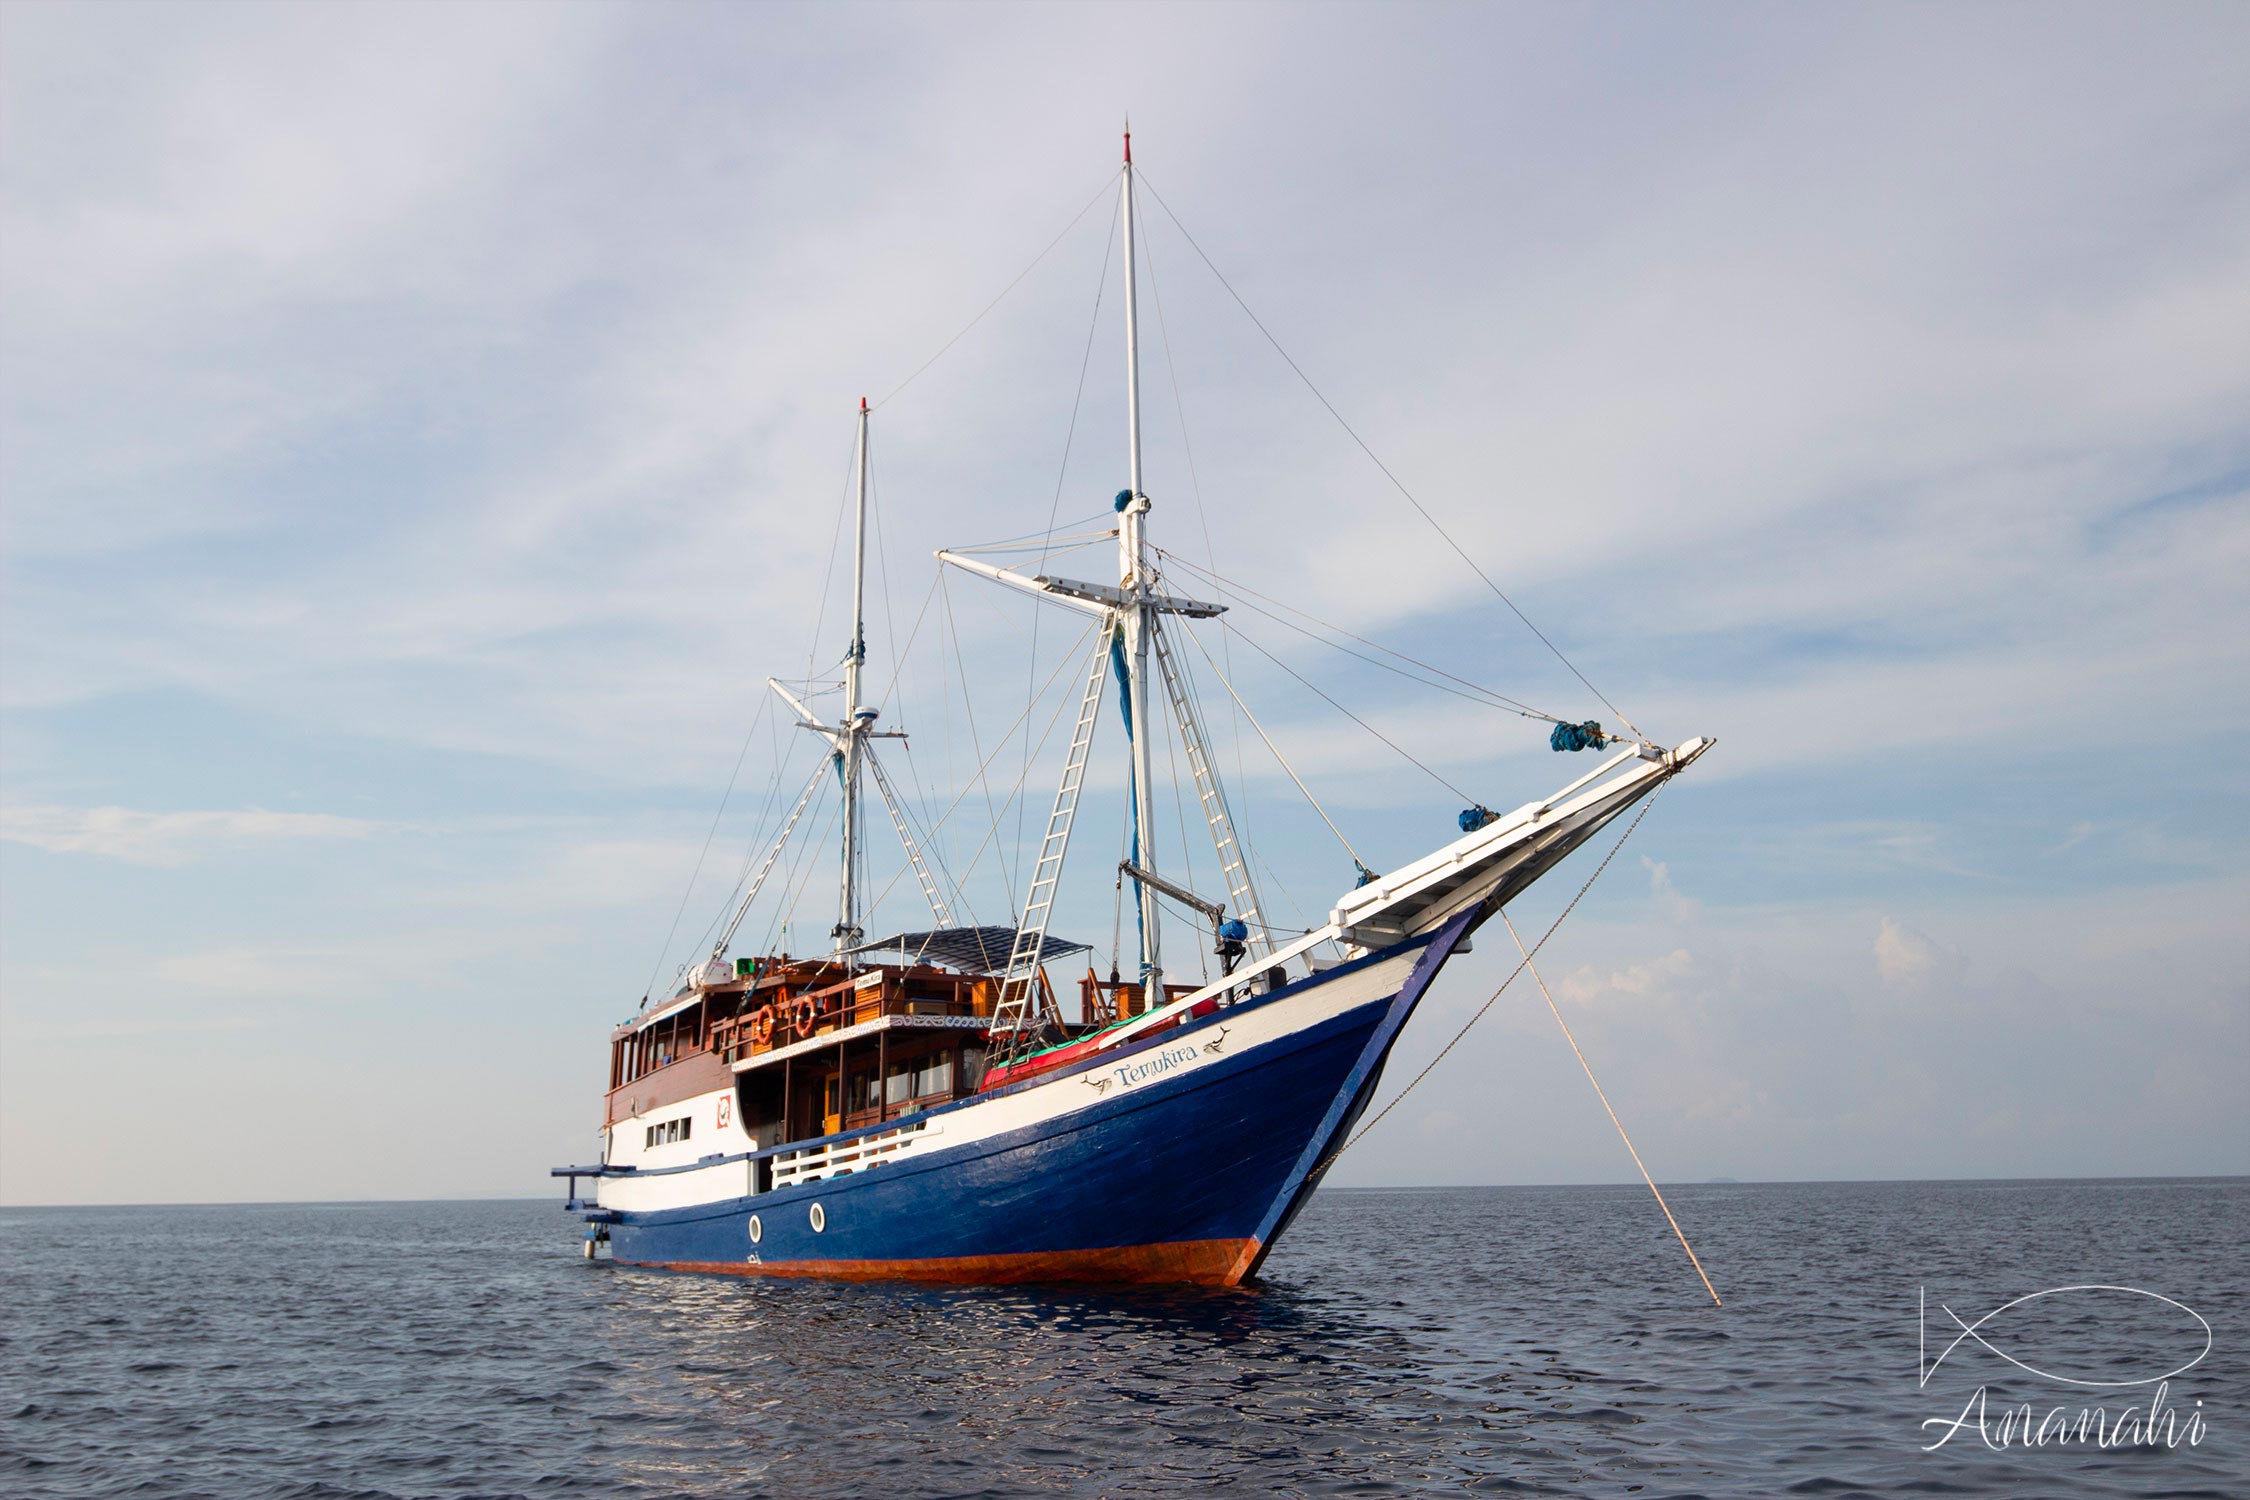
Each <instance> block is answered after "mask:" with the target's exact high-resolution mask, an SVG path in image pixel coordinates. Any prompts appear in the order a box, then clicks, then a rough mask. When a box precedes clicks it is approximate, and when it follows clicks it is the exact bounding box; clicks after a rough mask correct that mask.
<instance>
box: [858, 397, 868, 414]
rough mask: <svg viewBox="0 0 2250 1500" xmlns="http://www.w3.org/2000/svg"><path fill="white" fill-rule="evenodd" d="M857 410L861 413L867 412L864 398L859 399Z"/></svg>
mask: <svg viewBox="0 0 2250 1500" xmlns="http://www.w3.org/2000/svg"><path fill="white" fill-rule="evenodd" d="M859 409H860V410H861V411H865V410H867V398H866V397H865V396H862V397H860V398H859Z"/></svg>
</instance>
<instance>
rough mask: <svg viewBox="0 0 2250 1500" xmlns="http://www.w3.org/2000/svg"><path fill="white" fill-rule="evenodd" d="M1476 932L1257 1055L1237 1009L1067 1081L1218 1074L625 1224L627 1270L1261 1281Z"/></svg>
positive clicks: (1432, 951) (635, 1216)
mask: <svg viewBox="0 0 2250 1500" xmlns="http://www.w3.org/2000/svg"><path fill="white" fill-rule="evenodd" d="M1470 921H1471V914H1468V913H1464V914H1463V915H1462V916H1461V917H1459V918H1457V919H1455V921H1454V922H1452V923H1451V924H1449V925H1448V926H1447V927H1446V928H1445V929H1443V930H1441V931H1440V932H1439V933H1438V934H1437V935H1436V936H1435V937H1434V938H1432V939H1431V940H1429V941H1428V943H1427V945H1426V946H1424V947H1423V948H1422V952H1421V956H1420V958H1419V960H1418V961H1417V962H1416V964H1415V967H1414V970H1413V972H1412V974H1411V975H1410V976H1409V978H1408V979H1407V981H1406V982H1405V983H1404V984H1403V985H1402V986H1401V987H1400V988H1399V990H1398V991H1397V993H1395V994H1393V995H1391V996H1388V997H1386V998H1382V999H1377V1000H1373V1001H1370V1002H1369V1003H1367V1004H1365V1005H1362V1006H1359V1007H1357V1008H1355V1009H1353V1010H1350V1011H1347V1012H1345V1013H1343V1014H1341V1015H1337V1016H1334V1017H1331V1018H1329V1019H1327V1020H1325V1021H1322V1022H1320V1023H1318V1024H1315V1025H1311V1026H1308V1027H1307V1028H1306V1029H1304V1030H1303V1031H1299V1032H1293V1033H1290V1034H1287V1035H1284V1036H1282V1037H1280V1038H1277V1039H1275V1040H1272V1041H1268V1042H1265V1043H1263V1044H1261V1045H1259V1046H1258V1047H1256V1048H1255V1049H1254V1050H1253V1051H1251V1052H1249V1053H1247V1054H1246V1055H1243V1056H1239V1057H1229V1056H1227V1054H1226V1053H1225V1050H1224V1049H1225V1045H1226V1043H1225V1040H1224V1036H1223V1033H1224V1030H1225V1028H1226V1025H1227V1023H1228V1021H1229V1019H1230V1017H1232V1016H1234V1015H1236V1014H1238V1012H1236V1011H1222V1012H1220V1013H1218V1014H1216V1015H1213V1016H1210V1017H1207V1018H1205V1019H1204V1020H1202V1021H1199V1022H1196V1023H1194V1024H1192V1025H1191V1026H1188V1027H1185V1028H1182V1029H1179V1030H1176V1031H1171V1032H1167V1033H1165V1034H1164V1035H1163V1036H1161V1037H1160V1038H1157V1039H1154V1040H1152V1041H1149V1042H1146V1043H1143V1044H1141V1045H1140V1046H1138V1047H1136V1048H1132V1049H1128V1050H1126V1051H1123V1052H1120V1053H1117V1054H1112V1055H1110V1056H1108V1057H1105V1058H1103V1059H1101V1060H1100V1062H1099V1063H1095V1064H1089V1065H1082V1066H1081V1067H1079V1068H1077V1069H1073V1070H1070V1071H1068V1072H1066V1073H1064V1074H1063V1081H1062V1083H1061V1084H1060V1086H1062V1087H1071V1086H1072V1085H1071V1083H1070V1079H1072V1078H1073V1077H1080V1078H1081V1079H1082V1081H1086V1082H1087V1088H1088V1092H1089V1093H1090V1094H1091V1093H1096V1092H1106V1089H1103V1090H1096V1089H1095V1088H1094V1087H1092V1085H1091V1081H1090V1080H1091V1078H1092V1077H1095V1076H1099V1075H1101V1074H1103V1073H1105V1072H1106V1070H1107V1069H1108V1068H1112V1067H1117V1066H1120V1065H1130V1064H1132V1063H1134V1062H1136V1061H1140V1062H1148V1063H1151V1064H1153V1065H1155V1066H1156V1067H1158V1068H1159V1069H1161V1068H1162V1067H1163V1058H1164V1055H1165V1054H1167V1053H1176V1052H1177V1049H1180V1048H1183V1047H1193V1048H1196V1049H1197V1055H1200V1056H1207V1057H1209V1058H1211V1059H1213V1061H1212V1062H1210V1063H1209V1064H1208V1065H1206V1066H1201V1067H1197V1068H1195V1069H1193V1070H1191V1071H1188V1072H1186V1073H1184V1074H1182V1075H1180V1076H1178V1077H1174V1078H1169V1079H1167V1078H1163V1077H1161V1076H1160V1077H1159V1078H1158V1079H1157V1080H1156V1081H1155V1082H1153V1083H1149V1084H1146V1085H1143V1086H1140V1087H1136V1088H1133V1089H1131V1090H1129V1091H1124V1092H1121V1094H1120V1096H1118V1097H1115V1098H1108V1099H1096V1100H1095V1101H1094V1102H1092V1103H1090V1104H1089V1105H1088V1106H1087V1107H1085V1108H1082V1109H1077V1110H1073V1111H1070V1112H1068V1113H1065V1114H1063V1115H1060V1116H1059V1117H1056V1118H1054V1119H1050V1120H1048V1121H1045V1122H1043V1123H1041V1124H1038V1125H1035V1126H1030V1127H1026V1128H1024V1129H1021V1130H1018V1131H1013V1132H1010V1133H1007V1134H1004V1135H999V1136H994V1137H990V1138H988V1139H984V1140H979V1141H975V1142H972V1143H968V1144H965V1145H962V1146H959V1147H953V1148H947V1149H941V1150H934V1151H929V1152H926V1153H921V1154H916V1155H912V1156H908V1157H903V1158H901V1159H898V1160H894V1161H891V1162H887V1163H885V1164H884V1165H882V1166H880V1167H876V1168H873V1169H871V1170H867V1171H862V1172H857V1173H852V1174H849V1175H843V1176H837V1177H830V1178H827V1179H824V1180H822V1181H818V1182H810V1183H804V1184H799V1185H793V1186H790V1187H786V1188H781V1189H778V1190H776V1191H772V1192H767V1193H760V1194H757V1195H756V1196H754V1197H740V1198H729V1199H724V1200H720V1201H717V1202H712V1203H706V1204H700V1205H697V1206H695V1207H692V1208H681V1209H672V1210H665V1211H658V1212H645V1213H625V1214H622V1215H618V1216H616V1218H615V1222H613V1223H611V1225H610V1228H609V1240H610V1245H611V1250H612V1255H613V1257H614V1258H615V1259H616V1260H617V1261H619V1262H622V1263H629V1264H638V1265H647V1266H661V1267H669V1268H674V1269H681V1270H697V1271H720V1272H730V1273H734V1274H739V1275H813V1276H847V1277H862V1278H879V1277H880V1278H889V1277H898V1278H910V1279H922V1280H942V1281H1033V1280H1081V1279H1095V1280H1158V1281H1197V1282H1208V1283H1217V1284H1229V1285H1231V1284H1233V1283H1235V1282H1238V1281H1240V1280H1242V1279H1243V1278H1244V1277H1246V1276H1249V1275H1251V1274H1252V1273H1254V1272H1255V1270H1256V1269H1257V1266H1258V1264H1259V1263H1260V1262H1261V1261H1262V1260H1263V1259H1264V1257H1265V1254H1266V1253H1267V1251H1268V1250H1270V1249H1271V1247H1272V1244H1273V1242H1274V1240H1275V1239H1276V1238H1277V1237H1278V1236H1279V1235H1280V1233H1281V1232H1282V1230H1283V1229H1285V1228H1286V1227H1287V1225H1288V1222H1289V1220H1290V1219H1291V1218H1292V1217H1294V1215H1295V1213H1296V1211H1297V1210H1298V1209H1299V1208H1300V1207H1302V1205H1303V1203H1304V1201H1305V1199H1306V1198H1307V1197H1308V1196H1309V1195H1310V1193H1311V1191H1312V1189H1313V1187H1314V1186H1315V1185H1316V1184H1317V1183H1318V1181H1319V1179H1320V1176H1321V1174H1322V1173H1323V1172H1324V1171H1325V1170H1326V1168H1327V1166H1328V1164H1329V1163H1330V1162H1331V1161H1332V1160H1333V1159H1334V1157H1335V1154H1336V1152H1337V1151H1338V1150H1340V1149H1341V1147H1342V1144H1343V1142H1344V1140H1345V1138H1346V1135H1347V1132H1348V1131H1349V1129H1350V1127H1351V1124H1352V1122H1353V1121H1354V1120H1356V1119H1357V1118H1358V1117H1359V1114H1360V1112H1361V1111H1362V1110H1363V1109H1364V1108H1365V1106H1366V1104H1367V1101H1368V1099H1369V1097H1370V1096H1371V1094H1372V1092H1373V1090H1374V1087H1375V1084H1376V1081H1377V1079H1378V1078H1379V1076H1380V1074H1381V1071H1382V1065H1383V1062H1384V1060H1385V1058H1387V1057H1388V1055H1389V1052H1390V1047H1391V1044H1392V1042H1393V1041H1394V1040H1395V1039H1396V1037H1397V1035H1398V1032H1399V1030H1400V1028H1401V1027H1402V1026H1403V1025H1404V1024H1405V1021H1406V1019H1407V1017H1408V1016H1409V1015H1410V1014H1411V1013H1412V1011H1413V1009H1414V1006H1415V1005H1416V1004H1417V1003H1418V1002H1419V1000H1420V998H1421V996H1422V994H1423V993H1424V992H1425V991H1426V989H1427V988H1428V985H1429V983H1430V981H1431V980H1432V979H1434V978H1435V977H1436V973H1437V971H1438V969H1439V968H1440V967H1442V965H1443V964H1444V962H1445V960H1446V958H1447V957H1448V956H1450V954H1451V952H1452V950H1453V948H1454V947H1455V946H1456V945H1457V944H1458V942H1459V941H1460V939H1461V937H1462V936H1463V935H1464V934H1465V933H1466V931H1467V928H1468V926H1469V925H1470ZM1412 946H1413V945H1402V947H1401V948H1399V949H1392V950H1388V951H1387V953H1386V954H1379V955H1373V956H1371V958H1370V959H1369V960H1367V961H1369V962H1372V961H1375V960H1377V959H1380V958H1382V957H1385V956H1389V954H1396V953H1399V952H1403V951H1411V949H1412ZM1338 972H1340V971H1338ZM1330 977H1332V976H1331V975H1322V976H1318V977H1316V978H1314V979H1310V980H1307V981H1303V982H1302V983H1301V984H1300V985H1298V986H1294V987H1292V989H1291V990H1283V991H1280V992H1277V993H1276V994H1275V995H1273V996H1271V997H1265V998H1263V999H1261V1001H1260V1002H1258V1003H1260V1004H1269V1003H1279V1002H1282V1001H1285V1000H1286V999H1288V998H1289V996H1290V995H1291V994H1292V992H1296V993H1301V992H1302V991H1303V990H1304V989H1306V988H1309V987H1311V986H1313V985H1317V984H1320V983H1323V982H1325V981H1326V980H1327V979H1329V978H1330ZM1055 1086H1057V1085H1056V1084H1055V1083H1054V1082H1051V1081H1049V1080H1046V1079H1041V1080H1037V1081H1035V1082H1032V1083H1027V1084H1024V1085H1019V1086H1018V1087H1027V1088H1028V1087H1055ZM973 1107H975V1106H974V1104H973V1103H971V1104H965V1105H955V1106H952V1110H960V1109H964V1108H973ZM950 1112H951V1111H941V1112H938V1113H941V1114H942V1113H950ZM816 1206H817V1210H816ZM753 1216H755V1217H756V1219H757V1227H758V1230H759V1234H758V1238H757V1240H756V1241H755V1242H753V1240H752V1238H751V1233H750V1230H751V1220H752V1217H753ZM816 1221H817V1222H818V1223H819V1224H820V1226H821V1227H819V1228H815V1227H814V1226H815V1223H816Z"/></svg>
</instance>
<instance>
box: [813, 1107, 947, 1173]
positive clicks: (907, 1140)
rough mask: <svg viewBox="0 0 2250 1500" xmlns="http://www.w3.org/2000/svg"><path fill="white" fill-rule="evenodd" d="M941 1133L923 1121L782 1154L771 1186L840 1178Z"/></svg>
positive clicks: (939, 1126) (886, 1159)
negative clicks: (825, 1178)
mask: <svg viewBox="0 0 2250 1500" xmlns="http://www.w3.org/2000/svg"><path fill="white" fill-rule="evenodd" d="M944 1133H945V1127H944V1126H943V1125H938V1124H932V1123H930V1122H929V1121H927V1120H922V1121H917V1122H916V1123H914V1124H912V1125H901V1126H898V1127H897V1128H895V1129H892V1130H882V1131H877V1132H875V1133H873V1134H870V1135H860V1136H854V1137H852V1138H851V1139H850V1140H848V1141H838V1142H836V1143H835V1144H834V1145H831V1146H810V1147H807V1148H805V1149H804V1150H802V1151H784V1152H782V1153H781V1154H780V1155H778V1156H776V1157H774V1159H773V1185H774V1186H775V1187H777V1188H785V1187H790V1186H793V1185H794V1184H796V1183H800V1182H818V1181H820V1180H821V1179H822V1178H824V1177H841V1176H843V1175H844V1174H845V1173H847V1172H858V1171H863V1170H865V1169H866V1168H868V1167H873V1166H880V1165H881V1164H882V1163H883V1162H885V1161H888V1160H889V1159H890V1158H892V1157H894V1156H897V1155H899V1154H900V1153H902V1152H904V1151H906V1150H908V1149H909V1148H911V1147H913V1146H915V1145H916V1144H918V1143H920V1142H922V1141H924V1140H927V1139H928V1138H929V1137H931V1136H934V1135H943V1134H944Z"/></svg>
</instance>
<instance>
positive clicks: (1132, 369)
mask: <svg viewBox="0 0 2250 1500" xmlns="http://www.w3.org/2000/svg"><path fill="white" fill-rule="evenodd" d="M1119 191H1120V192H1121V193H1123V195H1124V201H1123V203H1122V205H1121V216H1122V218H1123V220H1124V223H1125V452H1126V461H1127V472H1128V473H1129V475H1130V477H1131V480H1132V488H1131V490H1129V491H1128V492H1127V493H1126V494H1125V495H1123V496H1121V497H1119V498H1120V505H1119V511H1120V515H1119V524H1118V528H1117V567H1118V580H1117V581H1118V588H1119V591H1120V592H1121V593H1122V594H1123V595H1124V596H1125V597H1124V599H1123V600H1122V601H1121V603H1120V606H1119V608H1118V611H1117V617H1118V625H1119V629H1120V630H1121V631H1122V633H1123V640H1122V642H1121V645H1122V647H1123V655H1124V658H1125V701H1126V704H1127V707H1128V708H1129V710H1130V712H1131V716H1132V721H1133V722H1132V723H1131V724H1130V725H1128V726H1127V730H1126V737H1127V738H1128V739H1129V740H1130V741H1131V747H1130V748H1131V752H1132V758H1133V762H1132V764H1133V844H1134V849H1133V863H1134V864H1136V865H1138V866H1139V867H1140V868H1142V869H1143V870H1147V871H1149V872H1150V873H1152V874H1153V873H1155V872H1156V868H1157V866H1156V795H1155V788H1154V786H1153V783H1152V778H1151V776H1150V774H1149V772H1150V766H1151V758H1150V755H1149V748H1150V747H1149V741H1150V739H1151V738H1152V730H1153V728H1154V726H1153V724H1152V723H1151V721H1150V719H1149V713H1148V652H1149V636H1150V633H1151V632H1152V631H1154V630H1155V629H1156V612H1155V610H1153V609H1152V608H1150V606H1149V601H1148V597H1147V595H1148V587H1149V569H1148V534H1147V528H1146V522H1145V517H1146V516H1147V515H1148V508H1149V506H1148V496H1147V495H1145V494H1143V493H1142V492H1141V348H1140V321H1139V316H1138V309H1137V308H1136V306H1135V298H1134V293H1135V282H1136V281H1137V279H1138V278H1137V277H1136V276H1135V275H1134V265H1135V257H1134V253H1133V229H1134V224H1133V127H1132V122H1131V121H1127V122H1126V126H1125V169H1124V173H1123V176H1122V179H1121V185H1120V188H1119ZM1133 886H1134V890H1135V892H1136V893H1137V895H1138V897H1139V900H1140V930H1141V983H1142V984H1143V985H1146V986H1148V988H1147V989H1146V990H1145V991H1144V993H1145V994H1147V995H1148V996H1149V997H1150V999H1151V1001H1152V1002H1154V1001H1155V1000H1157V999H1159V998H1160V997H1161V995H1162V993H1163V992H1162V991H1161V990H1160V989H1158V988H1157V986H1158V985H1160V984H1162V983H1163V974H1164V966H1163V958H1162V951H1161V950H1162V944H1161V941H1160V931H1161V928H1160V925H1159V909H1158V907H1157V904H1156V897H1157V891H1156V887H1155V886H1153V885H1151V884H1150V883H1149V882H1148V881H1145V880H1142V879H1140V878H1138V877H1137V876H1136V877H1135V878H1134V881H1133Z"/></svg>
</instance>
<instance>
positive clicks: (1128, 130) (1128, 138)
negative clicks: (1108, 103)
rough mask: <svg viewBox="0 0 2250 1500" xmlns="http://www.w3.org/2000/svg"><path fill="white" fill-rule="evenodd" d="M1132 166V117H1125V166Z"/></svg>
mask: <svg viewBox="0 0 2250 1500" xmlns="http://www.w3.org/2000/svg"><path fill="white" fill-rule="evenodd" d="M1132 164H1133V117H1132V116H1131V115H1127V116H1126V117H1125V165H1126V166H1128V167H1129V166H1131V165H1132Z"/></svg>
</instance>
